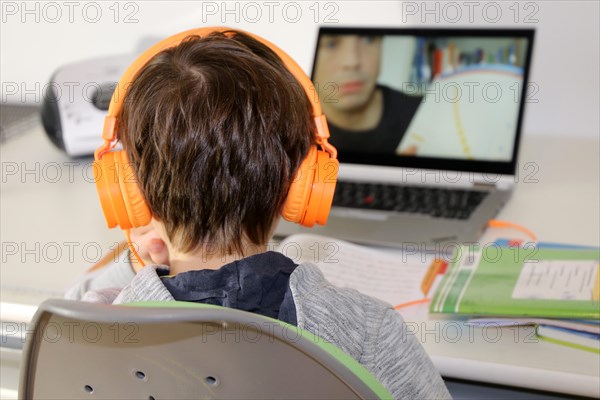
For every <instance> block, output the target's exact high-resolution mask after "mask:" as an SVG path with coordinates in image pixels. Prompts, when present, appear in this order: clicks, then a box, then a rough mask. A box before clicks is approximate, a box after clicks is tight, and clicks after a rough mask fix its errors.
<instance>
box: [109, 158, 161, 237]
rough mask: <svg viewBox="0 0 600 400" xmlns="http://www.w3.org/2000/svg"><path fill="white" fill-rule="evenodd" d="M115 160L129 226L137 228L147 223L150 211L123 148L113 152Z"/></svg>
mask: <svg viewBox="0 0 600 400" xmlns="http://www.w3.org/2000/svg"><path fill="white" fill-rule="evenodd" d="M115 160H116V161H117V168H118V171H119V185H120V186H121V193H122V194H123V202H124V203H125V208H126V210H127V216H128V217H129V222H130V223H131V227H132V228H138V227H140V226H145V225H148V224H149V223H150V220H151V218H152V213H151V212H150V209H149V208H148V205H147V204H146V201H145V200H144V196H142V192H141V191H140V187H139V186H138V183H137V178H136V176H135V172H134V169H133V164H131V163H130V162H129V157H127V153H126V152H125V151H124V150H120V151H116V152H115ZM123 229H128V228H123Z"/></svg>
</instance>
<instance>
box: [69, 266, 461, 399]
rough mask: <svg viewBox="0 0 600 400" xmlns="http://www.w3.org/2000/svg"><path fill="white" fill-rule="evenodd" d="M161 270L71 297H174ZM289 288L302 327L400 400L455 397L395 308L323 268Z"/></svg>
mask: <svg viewBox="0 0 600 400" xmlns="http://www.w3.org/2000/svg"><path fill="white" fill-rule="evenodd" d="M155 268H156V267H155V266H148V267H145V268H144V269H142V270H141V271H140V272H139V273H137V274H135V273H134V272H133V270H132V269H131V266H130V265H129V264H128V263H127V262H125V261H121V262H118V263H114V264H112V265H110V266H109V267H107V268H104V269H103V270H101V271H99V272H97V273H95V274H93V275H88V276H86V278H85V279H84V280H83V281H81V282H79V283H78V284H77V285H75V286H74V287H73V288H72V289H70V290H69V291H68V292H67V293H66V296H65V297H66V298H70V299H74V300H84V301H91V302H100V303H109V304H110V303H112V304H122V303H128V302H136V301H148V300H162V301H173V300H174V298H173V296H172V295H171V293H170V292H169V291H168V290H167V288H166V287H165V285H164V284H163V283H162V282H161V279H160V277H159V275H158V274H157V273H156V270H155ZM289 285H290V289H291V292H292V296H293V300H294V304H295V307H296V318H297V321H298V327H299V328H302V329H305V330H307V331H309V332H311V333H313V334H315V335H317V336H319V337H321V338H323V339H325V340H327V341H329V342H331V343H333V344H335V345H336V346H337V347H338V348H340V349H341V350H343V351H344V352H345V353H346V354H348V355H350V356H351V357H353V358H354V359H355V360H357V361H358V362H359V363H361V364H362V365H363V366H364V367H365V368H367V370H369V371H370V372H371V373H372V374H373V375H374V376H375V377H376V378H377V379H378V380H379V381H380V382H381V383H382V384H383V385H384V386H385V387H386V388H387V389H388V391H389V392H390V393H391V394H392V395H393V397H394V398H395V399H410V400H413V399H428V400H429V399H450V398H451V397H450V394H449V393H448V391H447V389H446V387H445V385H444V382H443V381H442V379H441V377H440V375H439V373H438V372H437V371H436V369H435V367H434V366H433V364H432V362H431V360H430V359H429V357H428V356H427V354H426V353H425V351H424V350H423V348H422V347H421V345H420V343H419V342H418V341H417V339H416V338H415V337H414V336H412V335H411V334H409V333H408V332H407V329H406V325H405V324H404V321H403V319H402V317H401V316H400V314H399V313H398V312H396V311H395V310H394V309H393V308H392V307H391V306H390V305H389V304H386V303H384V302H382V301H379V300H377V299H374V298H372V297H369V296H366V295H363V294H361V293H359V292H358V291H356V290H353V289H348V288H339V287H336V286H333V285H332V284H331V283H329V282H328V281H327V280H325V278H324V276H323V274H322V272H321V271H320V270H319V268H318V267H317V266H315V265H313V264H310V263H303V264H300V265H299V266H298V267H297V268H296V269H295V270H294V272H293V273H292V274H291V275H290V279H289Z"/></svg>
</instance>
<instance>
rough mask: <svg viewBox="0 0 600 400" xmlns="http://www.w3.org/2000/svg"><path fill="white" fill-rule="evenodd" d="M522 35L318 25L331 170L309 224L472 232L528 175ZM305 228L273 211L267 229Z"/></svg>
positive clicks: (334, 231)
mask: <svg viewBox="0 0 600 400" xmlns="http://www.w3.org/2000/svg"><path fill="white" fill-rule="evenodd" d="M533 40H534V31H533V30H531V29H518V30H515V29H486V30H483V29H424V28H423V29H404V28H393V29H391V28H385V29H379V28H339V27H335V28H334V27H322V28H320V31H319V36H318V40H317V44H316V48H315V56H314V62H313V69H312V79H313V82H314V84H315V88H316V91H317V93H318V94H319V99H320V101H321V103H322V106H323V111H324V113H325V115H326V116H327V119H328V124H329V128H330V132H331V137H330V142H331V143H333V144H334V145H335V146H336V147H337V149H338V151H339V155H338V157H339V160H340V170H339V180H338V185H337V188H336V193H335V196H334V203H333V208H332V210H331V213H330V217H329V220H328V223H327V225H326V226H316V227H315V228H313V233H315V234H320V235H327V236H333V237H337V238H341V239H345V240H350V241H354V242H358V243H365V244H376V245H386V246H396V247H404V248H406V247H407V246H412V247H414V246H417V247H418V248H422V247H426V248H435V249H438V248H439V247H440V246H446V245H447V244H451V243H464V242H469V241H473V240H476V239H477V238H478V237H479V235H480V234H481V233H482V231H483V229H484V228H485V226H486V224H487V221H488V220H490V219H491V218H493V217H494V216H495V215H496V214H497V213H498V212H499V210H500V209H501V208H502V207H503V205H504V204H505V203H506V202H507V201H508V199H509V198H510V195H511V193H512V192H513V190H514V187H515V185H516V183H517V181H518V180H523V179H535V177H534V174H535V171H534V170H533V169H532V170H530V171H524V170H523V168H520V169H521V172H522V173H521V174H520V175H518V174H517V173H518V171H519V167H518V165H517V157H518V150H519V139H520V136H521V135H520V133H521V125H522V120H523V113H524V108H525V103H526V102H528V101H535V100H536V98H535V96H536V92H535V85H533V84H528V76H529V66H530V61H531V54H532V48H533ZM523 172H525V173H523ZM305 229H306V228H301V227H299V226H296V225H292V224H290V223H288V222H285V221H282V222H281V223H280V224H279V226H278V227H277V230H276V235H280V236H286V235H289V234H292V233H298V232H302V231H304V230H305Z"/></svg>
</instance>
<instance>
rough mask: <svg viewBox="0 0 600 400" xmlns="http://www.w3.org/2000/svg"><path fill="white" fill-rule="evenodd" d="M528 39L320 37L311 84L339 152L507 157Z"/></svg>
mask: <svg viewBox="0 0 600 400" xmlns="http://www.w3.org/2000/svg"><path fill="white" fill-rule="evenodd" d="M527 46H528V39H527V38H523V37H466V36H460V37H418V36H407V35H364V34H359V35H354V34H322V35H321V36H320V38H319V43H318V47H317V52H316V59H315V65H314V67H313V81H314V83H315V87H316V89H317V92H318V94H319V98H320V100H321V103H322V106H323V111H324V113H325V115H326V116H327V120H328V123H329V127H330V131H331V140H330V141H331V142H332V143H333V144H334V145H335V146H336V147H337V148H338V151H339V152H340V154H341V156H342V157H343V154H344V152H352V153H372V154H394V155H396V156H411V157H433V158H445V159H461V160H481V161H500V162H504V161H510V160H511V158H512V155H513V147H514V144H515V138H516V134H517V124H518V120H519V109H520V102H521V98H522V96H523V93H524V87H523V81H524V79H523V75H524V70H525V62H526V55H527V50H528V49H527Z"/></svg>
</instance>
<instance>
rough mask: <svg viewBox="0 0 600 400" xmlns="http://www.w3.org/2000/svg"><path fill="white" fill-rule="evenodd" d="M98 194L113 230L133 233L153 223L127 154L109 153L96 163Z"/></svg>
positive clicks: (107, 221)
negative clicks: (117, 229) (133, 230)
mask: <svg viewBox="0 0 600 400" xmlns="http://www.w3.org/2000/svg"><path fill="white" fill-rule="evenodd" d="M94 166H95V173H96V174H97V175H96V190H97V191H98V196H99V197H100V203H101V205H102V211H103V212H104V217H105V218H106V223H107V225H108V227H109V228H114V227H115V226H117V225H119V227H120V228H121V229H130V228H135V227H139V226H144V225H147V224H149V223H150V218H151V214H150V210H149V209H148V206H147V205H146V202H145V201H144V199H143V197H142V194H141V192H140V190H139V188H138V186H137V182H136V179H135V174H134V173H133V169H132V165H131V164H130V163H129V161H128V158H127V154H126V153H125V152H124V151H122V150H121V151H114V152H110V153H106V154H104V155H103V156H102V158H101V159H100V161H95V162H94Z"/></svg>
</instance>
